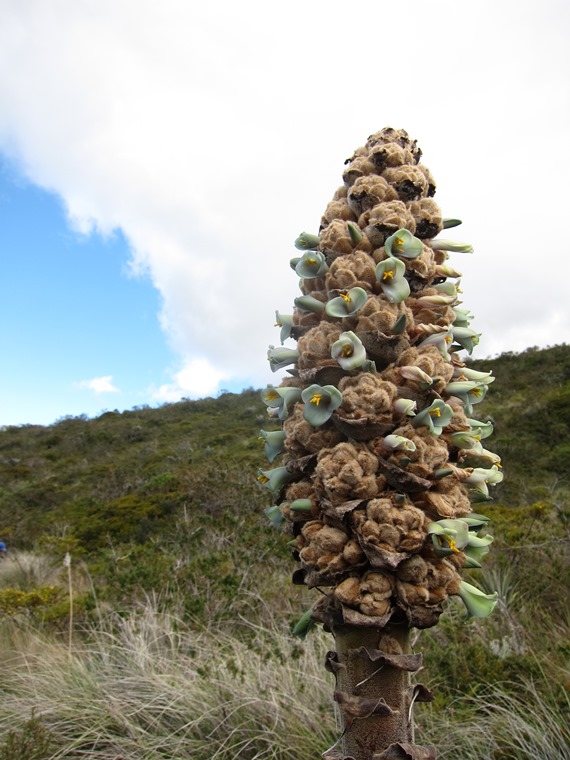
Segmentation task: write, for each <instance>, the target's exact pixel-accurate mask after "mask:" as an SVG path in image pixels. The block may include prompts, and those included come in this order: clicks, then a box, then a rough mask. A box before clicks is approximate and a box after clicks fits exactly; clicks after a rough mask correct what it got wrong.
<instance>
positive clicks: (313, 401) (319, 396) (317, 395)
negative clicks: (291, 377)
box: [309, 393, 323, 406]
mask: <svg viewBox="0 0 570 760" xmlns="http://www.w3.org/2000/svg"><path fill="white" fill-rule="evenodd" d="M322 399H323V394H322V393H315V395H314V396H313V398H312V399H311V400H310V401H309V403H310V404H314V405H315V406H318V405H319V404H320V403H321V401H322Z"/></svg>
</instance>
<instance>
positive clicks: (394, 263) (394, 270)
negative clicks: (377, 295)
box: [376, 257, 410, 303]
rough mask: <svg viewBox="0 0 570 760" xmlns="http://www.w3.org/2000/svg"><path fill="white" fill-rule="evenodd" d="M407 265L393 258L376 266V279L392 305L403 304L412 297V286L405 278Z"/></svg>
mask: <svg viewBox="0 0 570 760" xmlns="http://www.w3.org/2000/svg"><path fill="white" fill-rule="evenodd" d="M405 271H406V265H405V264H404V262H403V261H400V259H395V258H393V257H391V258H389V259H384V261H381V262H380V263H379V264H378V265H377V266H376V279H377V280H378V282H379V283H380V287H381V288H382V291H383V293H384V295H385V296H386V298H387V299H388V300H389V301H390V303H401V302H402V301H405V300H406V298H407V297H408V296H409V295H410V284H409V283H408V281H407V280H406V278H405V277H404V273H405Z"/></svg>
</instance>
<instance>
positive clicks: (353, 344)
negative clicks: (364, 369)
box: [331, 330, 366, 370]
mask: <svg viewBox="0 0 570 760" xmlns="http://www.w3.org/2000/svg"><path fill="white" fill-rule="evenodd" d="M331 356H332V358H333V359H336V360H337V362H338V363H339V364H340V366H341V367H342V368H343V369H346V370H351V369H358V368H359V367H361V366H362V365H363V364H364V362H365V361H366V349H365V348H364V346H363V345H362V341H361V340H360V338H359V337H358V336H357V335H355V333H353V332H352V331H351V330H349V331H348V332H344V333H341V334H340V336H339V339H338V340H337V341H336V342H335V343H333V345H332V347H331Z"/></svg>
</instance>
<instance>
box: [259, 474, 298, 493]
mask: <svg viewBox="0 0 570 760" xmlns="http://www.w3.org/2000/svg"><path fill="white" fill-rule="evenodd" d="M258 473H259V475H258V476H257V480H258V481H259V482H260V483H261V485H262V486H265V487H266V488H268V489H269V490H270V491H271V496H272V497H273V498H275V497H276V496H277V494H278V493H279V491H280V490H281V489H282V488H283V486H284V485H285V484H286V483H288V482H289V481H290V480H291V478H292V477H293V475H292V474H291V473H290V472H289V470H288V469H287V468H286V467H274V468H273V469H272V470H262V469H261V468H260V469H259V470H258Z"/></svg>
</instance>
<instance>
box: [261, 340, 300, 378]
mask: <svg viewBox="0 0 570 760" xmlns="http://www.w3.org/2000/svg"><path fill="white" fill-rule="evenodd" d="M267 358H268V360H269V368H270V369H271V371H272V372H277V371H278V370H280V369H284V368H285V367H288V366H289V365H290V364H295V362H296V361H297V359H298V358H299V352H298V351H297V349H296V348H285V347H284V346H277V347H275V346H269V349H268V350H267Z"/></svg>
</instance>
